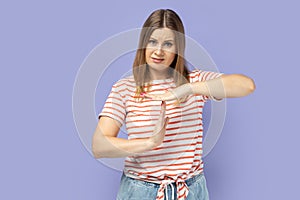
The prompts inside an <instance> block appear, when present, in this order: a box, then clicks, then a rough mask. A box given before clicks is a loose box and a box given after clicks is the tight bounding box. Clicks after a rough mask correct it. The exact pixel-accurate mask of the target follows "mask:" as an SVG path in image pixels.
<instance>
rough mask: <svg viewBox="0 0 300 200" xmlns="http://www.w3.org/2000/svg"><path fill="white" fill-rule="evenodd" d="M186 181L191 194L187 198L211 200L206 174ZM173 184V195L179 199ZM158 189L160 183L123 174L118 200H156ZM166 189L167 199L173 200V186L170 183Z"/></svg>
mask: <svg viewBox="0 0 300 200" xmlns="http://www.w3.org/2000/svg"><path fill="white" fill-rule="evenodd" d="M185 182H186V184H187V186H188V188H189V194H188V196H187V199H186V200H209V197H208V191H207V187H206V180H205V177H204V174H199V175H197V176H194V177H192V178H190V179H188V180H186V181H185ZM172 184H173V187H174V189H175V190H174V191H175V194H173V195H175V199H177V197H176V191H177V188H176V184H175V183H172ZM158 189H159V184H156V183H150V182H145V181H140V180H136V179H133V178H130V177H127V176H126V175H124V174H123V175H122V178H121V185H120V188H119V192H118V195H117V200H155V198H156V195H157V192H158ZM166 190H167V192H166V193H165V195H166V194H167V195H168V198H166V197H165V199H170V200H171V199H172V198H171V197H172V188H171V186H170V185H168V186H167V188H166Z"/></svg>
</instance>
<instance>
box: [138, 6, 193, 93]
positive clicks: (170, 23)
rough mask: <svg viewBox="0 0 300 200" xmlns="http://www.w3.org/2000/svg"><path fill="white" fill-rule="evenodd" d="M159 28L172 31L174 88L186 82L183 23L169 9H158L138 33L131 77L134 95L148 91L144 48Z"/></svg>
mask: <svg viewBox="0 0 300 200" xmlns="http://www.w3.org/2000/svg"><path fill="white" fill-rule="evenodd" d="M160 28H169V29H171V30H173V31H174V34H175V45H176V47H177V48H176V53H175V58H174V60H173V62H172V63H171V65H170V67H171V68H173V70H170V71H172V72H171V73H172V74H171V75H172V76H173V78H174V81H175V84H176V86H180V85H182V84H185V83H187V82H188V70H187V67H186V61H185V59H184V51H185V33H184V27H183V23H182V21H181V19H180V17H179V16H178V15H177V14H176V13H175V12H174V11H173V10H170V9H159V10H156V11H154V12H152V13H151V14H150V16H149V17H148V18H147V19H146V21H145V23H144V25H143V28H142V30H141V33H140V39H139V44H138V49H137V51H136V55H135V59H134V62H133V76H134V80H135V82H136V95H137V96H140V94H141V93H142V92H145V88H146V90H148V89H149V81H151V80H150V77H149V73H148V66H147V63H146V56H145V52H146V46H147V44H148V42H149V38H150V36H151V34H152V33H153V31H154V30H156V29H160Z"/></svg>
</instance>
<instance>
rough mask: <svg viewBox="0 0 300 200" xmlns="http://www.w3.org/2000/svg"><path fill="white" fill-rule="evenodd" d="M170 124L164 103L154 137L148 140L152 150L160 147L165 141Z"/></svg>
mask: <svg viewBox="0 0 300 200" xmlns="http://www.w3.org/2000/svg"><path fill="white" fill-rule="evenodd" d="M168 122H169V118H168V117H166V102H165V101H162V104H161V112H160V116H159V118H158V121H157V124H156V126H155V128H154V131H153V135H152V136H151V137H149V140H148V142H149V144H150V146H151V147H152V148H154V147H157V146H159V145H160V144H162V142H163V141H164V138H165V133H166V126H167V124H168Z"/></svg>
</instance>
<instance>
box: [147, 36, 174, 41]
mask: <svg viewBox="0 0 300 200" xmlns="http://www.w3.org/2000/svg"><path fill="white" fill-rule="evenodd" d="M150 39H151V40H158V39H156V38H154V37H150ZM173 41H174V39H171V38H170V39H166V40H164V42H173Z"/></svg>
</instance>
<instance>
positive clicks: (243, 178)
mask: <svg viewBox="0 0 300 200" xmlns="http://www.w3.org/2000/svg"><path fill="white" fill-rule="evenodd" d="M157 8H172V9H174V10H176V11H177V12H178V13H179V15H180V16H181V18H182V20H183V22H184V24H185V27H186V33H187V34H188V35H189V36H190V37H192V38H194V39H195V40H197V41H198V42H199V43H200V44H201V45H203V46H204V48H205V49H206V50H207V51H208V52H209V54H210V55H211V56H212V58H213V60H214V61H215V62H216V64H217V66H218V68H219V69H220V71H222V72H224V73H243V74H247V75H249V76H251V77H253V78H254V80H255V82H256V85H257V90H256V91H255V93H254V94H252V95H250V96H248V97H245V98H241V99H229V100H228V101H227V109H228V110H227V117H226V122H225V126H224V130H223V133H222V135H221V138H220V140H219V141H218V143H217V145H216V146H215V148H214V149H213V151H212V152H211V153H210V154H209V155H208V156H207V157H205V162H206V165H205V173H206V177H207V182H208V187H209V191H210V196H211V200H253V199H259V200H260V199H261V200H265V199H272V200H281V199H298V198H299V183H298V179H299V178H300V177H299V168H300V166H299V156H298V152H299V142H298V141H299V139H300V136H299V130H297V125H298V124H297V123H299V120H297V119H298V116H297V114H298V113H299V105H298V101H299V95H298V92H299V89H296V87H298V86H299V84H298V83H296V81H297V78H298V72H299V67H300V65H299V63H300V62H299V46H300V42H299V41H300V39H299V35H300V28H299V18H300V14H299V4H298V3H297V1H296V0H295V1H292V0H286V1H271V0H265V1H259V0H253V1H238V0H227V1H221V0H219V1H193V2H187V1H181V0H172V1H171V0H165V1H140V0H134V1H129V0H127V1H115V0H110V1H105V2H101V1H47V2H46V1H43V2H42V1H33V0H29V1H9V2H8V1H7V2H5V3H4V2H3V1H2V2H1V3H0V22H1V23H0V24H1V31H0V34H1V37H0V51H1V59H0V63H1V73H0V76H1V78H0V87H1V105H0V107H1V129H0V131H1V140H0V148H1V149H0V157H1V165H0V166H1V170H0V184H1V192H0V199H16V200H17V199H34V200H37V199H43V200H48V199H49V200H50V199H61V200H66V199H72V200H85V199H89V200H93V199H95V200H96V199H101V200H102V199H103V200H114V199H115V196H116V193H117V190H118V185H119V178H120V176H121V173H120V172H119V171H116V170H113V169H110V168H108V167H106V166H104V165H103V164H101V163H100V162H98V161H97V160H95V159H94V158H93V157H92V156H91V155H90V154H89V153H88V151H87V150H86V149H85V147H84V146H83V145H82V143H81V141H80V139H79V137H78V133H77V131H76V128H75V125H74V121H73V115H72V90H73V83H74V81H75V77H76V73H77V71H78V69H79V67H80V65H81V63H82V62H83V60H84V58H85V57H86V56H87V55H88V53H89V52H90V51H91V50H92V49H93V48H94V47H95V46H96V45H98V44H99V43H100V42H102V41H103V40H105V39H106V38H108V37H110V36H112V35H114V34H117V33H119V32H122V31H125V30H128V29H132V28H139V27H141V25H142V23H143V22H144V20H145V19H146V17H147V16H148V15H149V14H150V12H152V11H153V10H155V9H157ZM120 45H121V44H120ZM125 65H126V66H125ZM128 65H131V63H128V64H127V63H125V64H124V66H120V67H127V68H130V66H128ZM113 78H116V77H113ZM98 95H99V94H97V97H96V100H97V98H98ZM95 106H96V109H98V111H99V110H100V107H101V105H100V104H99V105H95Z"/></svg>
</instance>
